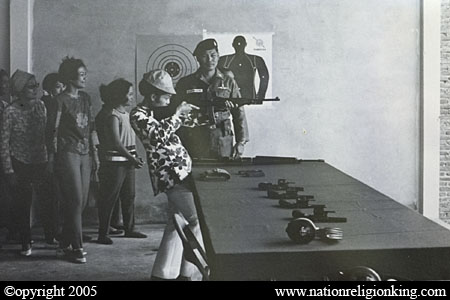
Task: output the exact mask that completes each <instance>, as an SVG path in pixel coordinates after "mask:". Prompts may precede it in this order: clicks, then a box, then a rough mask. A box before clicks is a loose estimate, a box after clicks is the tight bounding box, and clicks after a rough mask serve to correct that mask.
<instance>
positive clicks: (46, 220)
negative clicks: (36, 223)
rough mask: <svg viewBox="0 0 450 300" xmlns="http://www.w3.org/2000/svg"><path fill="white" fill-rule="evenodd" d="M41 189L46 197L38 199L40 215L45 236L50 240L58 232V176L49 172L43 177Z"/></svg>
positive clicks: (59, 200) (59, 196)
mask: <svg viewBox="0 0 450 300" xmlns="http://www.w3.org/2000/svg"><path fill="white" fill-rule="evenodd" d="M41 188H42V190H43V191H44V192H45V194H46V195H47V197H44V198H41V199H39V200H40V217H41V221H42V226H43V227H44V235H45V238H46V239H48V240H51V239H53V238H56V237H57V236H58V234H59V233H60V203H61V191H60V189H59V181H58V176H57V175H56V174H51V175H49V176H48V177H46V178H45V181H44V182H43V184H42V187H41Z"/></svg>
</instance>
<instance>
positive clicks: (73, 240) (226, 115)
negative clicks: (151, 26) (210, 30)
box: [1, 39, 249, 280]
mask: <svg viewBox="0 0 450 300" xmlns="http://www.w3.org/2000/svg"><path fill="white" fill-rule="evenodd" d="M193 54H194V56H195V57H196V59H197V61H198V62H199V69H198V70H197V71H196V72H195V73H193V74H191V75H188V76H186V77H184V78H182V79H180V81H179V82H178V83H177V85H176V87H174V86H173V83H172V79H171V77H170V75H169V74H168V73H167V72H166V71H164V70H152V71H150V72H148V73H145V74H144V75H143V77H142V79H141V80H140V82H139V92H140V94H141V95H142V96H143V97H144V99H143V100H142V102H141V103H139V104H138V105H137V106H136V107H134V108H133V109H132V110H131V112H130V113H128V110H127V108H128V106H130V104H131V103H132V100H133V97H134V96H133V86H132V84H131V83H130V82H128V81H127V80H125V79H117V80H114V81H112V82H111V83H109V84H108V85H102V86H101V87H100V95H101V99H102V101H103V103H104V105H103V107H102V109H101V111H100V112H99V113H98V114H97V116H96V117H95V118H94V115H93V111H92V104H91V99H90V97H89V95H88V94H87V93H85V92H83V91H82V89H83V88H84V87H85V86H86V78H87V69H86V66H85V64H84V63H83V61H82V60H80V59H75V58H68V57H66V58H65V59H64V60H63V62H62V63H61V65H60V68H59V71H58V73H57V80H56V82H57V84H55V88H57V87H58V86H59V85H61V89H62V88H65V89H64V91H63V92H61V93H60V94H59V95H55V94H57V92H55V94H53V93H51V94H50V95H49V97H50V98H48V99H45V98H44V99H43V100H44V102H43V101H41V100H39V99H36V98H37V87H38V83H37V82H36V78H35V76H33V75H32V74H29V73H26V72H23V71H20V70H18V71H16V72H15V73H14V75H13V76H12V77H11V80H10V85H11V88H10V90H11V91H12V95H13V99H14V100H13V101H11V102H10V103H4V104H5V105H4V107H5V108H4V109H3V114H2V133H1V138H2V146H1V162H2V167H3V171H4V176H5V177H4V178H6V182H8V184H9V186H12V187H17V189H16V190H15V191H14V192H13V193H12V194H13V197H14V198H15V202H16V205H17V208H16V211H17V212H19V211H20V212H21V215H20V218H17V220H18V222H20V226H19V227H18V228H20V233H21V238H22V251H21V253H22V254H23V255H30V254H31V230H30V222H29V212H30V203H31V187H32V184H35V182H38V181H39V180H41V181H42V179H43V178H48V176H43V175H42V172H45V173H47V174H53V173H56V174H58V176H57V181H58V185H59V187H60V190H61V205H62V216H63V226H62V232H61V235H60V238H59V248H58V250H57V254H58V255H60V256H64V257H67V258H69V259H70V260H71V261H73V262H77V263H85V262H86V252H85V251H84V249H83V235H82V212H83V209H84V207H85V206H86V202H87V198H88V191H89V182H90V178H91V175H92V172H95V171H97V170H98V175H99V179H100V192H99V199H98V214H99V235H98V242H99V243H102V244H112V243H113V242H112V240H111V238H110V237H109V228H110V221H111V216H112V214H113V210H114V206H115V205H116V203H117V202H118V201H119V199H120V202H121V206H122V212H123V221H124V226H125V236H128V237H135V238H143V237H146V236H145V235H144V234H142V233H140V232H137V231H135V230H134V197H135V187H134V185H135V169H136V168H141V167H143V164H144V161H143V160H142V159H141V158H139V156H138V154H137V151H136V141H135V135H137V137H138V138H139V139H140V141H141V142H142V144H143V145H144V148H145V151H146V160H147V164H148V170H149V174H150V180H151V184H152V187H153V191H154V194H155V195H157V194H159V193H165V194H166V195H167V198H168V210H169V214H168V215H169V218H168V223H167V225H166V228H165V231H164V235H163V238H162V241H161V244H160V247H159V250H158V254H157V256H156V259H155V263H154V266H153V270H152V280H174V279H178V280H186V279H189V277H190V276H191V275H192V272H193V268H194V266H193V265H192V264H190V263H188V262H187V261H185V260H184V258H183V255H182V253H183V249H182V243H181V240H180V238H179V237H178V236H177V233H176V230H175V226H174V224H173V221H172V215H173V214H174V213H177V212H178V213H181V214H182V215H183V216H184V217H185V218H186V220H187V221H188V223H189V227H190V228H191V230H192V231H193V232H194V235H195V236H196V238H197V240H198V241H199V242H200V243H201V244H203V239H202V236H201V232H200V227H199V224H198V217H197V212H196V208H195V204H194V197H193V192H192V178H191V168H192V159H191V157H194V158H224V157H228V158H238V157H240V156H241V155H242V154H243V151H244V147H245V144H246V143H247V142H248V141H249V134H248V129H247V122H246V118H245V111H244V108H243V107H240V106H237V105H235V104H233V103H232V102H230V101H227V102H226V106H225V107H224V108H223V109H221V110H220V111H216V113H217V114H218V116H217V118H216V119H217V120H216V124H215V125H214V126H211V124H210V123H209V122H207V121H206V122H205V121H201V120H200V118H197V117H194V116H198V114H191V112H192V110H198V109H200V107H202V106H201V103H199V102H198V101H202V100H201V99H206V98H205V95H206V96H207V95H212V94H215V93H216V92H217V91H218V90H220V92H221V95H224V94H225V96H226V97H231V98H237V97H240V91H239V87H238V85H237V83H236V81H235V80H234V79H233V78H232V77H231V76H230V75H229V74H228V73H227V72H221V71H220V70H219V69H218V67H217V65H218V61H219V52H218V45H217V42H216V41H215V40H214V39H207V40H203V41H201V42H200V43H199V44H198V45H197V47H196V48H195V50H194V52H193ZM203 113H204V112H203ZM44 175H45V174H44ZM39 184H40V183H39ZM13 190H14V188H13ZM43 190H47V194H48V190H49V189H48V188H47V189H43ZM16 199H17V200H16ZM19 208H20V209H19ZM50 231H51V230H50V229H49V232H50Z"/></svg>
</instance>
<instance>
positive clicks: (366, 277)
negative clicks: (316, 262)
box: [323, 266, 389, 281]
mask: <svg viewBox="0 0 450 300" xmlns="http://www.w3.org/2000/svg"><path fill="white" fill-rule="evenodd" d="M323 279H324V280H325V281H382V279H381V276H380V274H378V272H376V271H375V270H374V269H372V268H369V267H366V266H357V267H353V268H349V269H347V270H344V271H338V272H335V273H331V274H328V275H326V276H324V278H323ZM388 280H389V279H388Z"/></svg>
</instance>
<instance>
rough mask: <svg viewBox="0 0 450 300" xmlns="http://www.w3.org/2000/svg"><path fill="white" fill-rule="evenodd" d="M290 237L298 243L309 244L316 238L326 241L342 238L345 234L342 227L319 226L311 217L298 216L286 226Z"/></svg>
mask: <svg viewBox="0 0 450 300" xmlns="http://www.w3.org/2000/svg"><path fill="white" fill-rule="evenodd" d="M286 232H287V234H288V236H289V238H290V239H291V240H292V241H294V242H295V243H297V244H308V243H310V242H311V241H312V240H313V239H314V238H316V237H317V238H319V239H320V240H323V241H325V242H335V241H338V240H342V238H343V236H344V234H343V231H342V229H340V228H330V227H325V228H319V227H317V226H316V225H315V224H314V223H313V222H312V221H311V220H310V219H306V218H298V219H295V220H292V221H290V222H289V224H288V226H287V227H286Z"/></svg>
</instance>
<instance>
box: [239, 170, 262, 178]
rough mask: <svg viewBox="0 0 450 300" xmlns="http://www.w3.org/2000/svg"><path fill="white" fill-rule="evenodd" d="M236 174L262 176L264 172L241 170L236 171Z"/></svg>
mask: <svg viewBox="0 0 450 300" xmlns="http://www.w3.org/2000/svg"><path fill="white" fill-rule="evenodd" d="M238 175H240V176H242V177H264V176H266V174H264V172H263V170H241V171H239V172H238Z"/></svg>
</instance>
